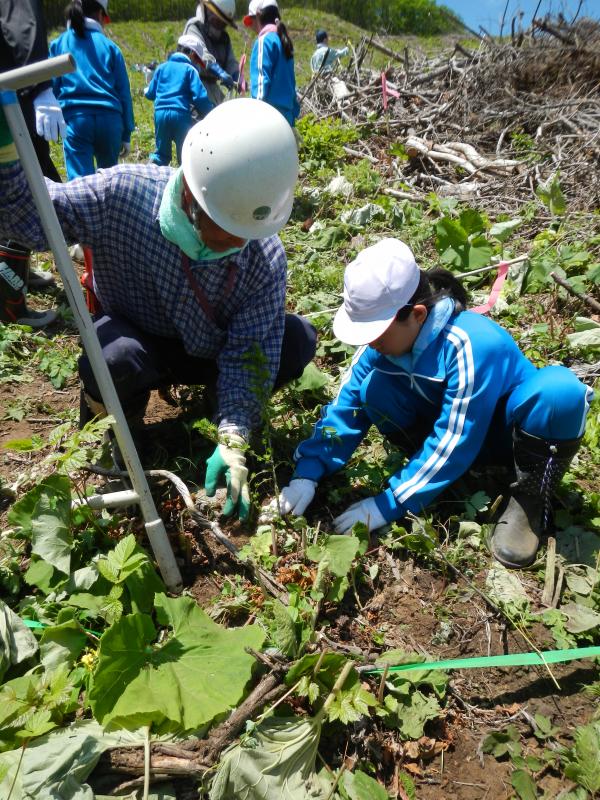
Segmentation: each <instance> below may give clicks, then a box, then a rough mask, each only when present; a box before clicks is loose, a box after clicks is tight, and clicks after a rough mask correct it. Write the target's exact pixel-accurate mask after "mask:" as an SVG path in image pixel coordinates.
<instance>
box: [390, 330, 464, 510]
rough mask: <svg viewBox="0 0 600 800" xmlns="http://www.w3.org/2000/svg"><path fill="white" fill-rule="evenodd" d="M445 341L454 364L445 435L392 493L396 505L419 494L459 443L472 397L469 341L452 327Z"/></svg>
mask: <svg viewBox="0 0 600 800" xmlns="http://www.w3.org/2000/svg"><path fill="white" fill-rule="evenodd" d="M448 339H449V341H450V342H452V344H453V345H454V346H455V347H456V359H457V364H458V392H457V394H456V397H455V398H454V400H453V401H452V407H451V409H450V414H449V417H448V427H447V429H446V432H445V433H444V435H443V436H442V438H441V439H440V441H439V442H438V445H437V447H436V449H435V451H434V452H433V453H432V454H431V456H429V458H428V459H427V461H426V462H425V463H424V464H423V465H422V466H421V467H420V468H419V469H418V470H417V471H416V472H415V474H414V475H413V476H412V478H411V479H410V480H408V481H406V482H405V483H402V484H401V485H400V486H398V488H397V489H396V491H395V492H394V497H395V498H396V500H397V501H398V503H401V504H402V503H405V502H406V501H407V500H408V499H409V498H410V497H412V496H413V495H414V494H415V493H416V492H418V491H420V490H421V489H422V488H423V487H424V486H426V485H427V483H429V482H430V481H431V479H432V478H433V477H434V476H435V475H436V474H437V473H438V472H439V471H440V470H441V469H442V467H443V466H444V465H445V464H446V462H447V461H448V458H449V457H450V456H451V454H452V451H453V450H454V448H455V447H456V445H457V444H458V442H459V441H460V438H461V436H462V432H463V429H464V424H465V419H466V415H467V409H468V407H469V401H470V400H471V396H472V394H473V387H474V382H475V368H474V364H473V350H472V347H471V340H470V339H469V337H468V335H467V334H466V333H465V331H463V330H462V329H461V328H457V327H455V326H452V327H451V328H449V330H448Z"/></svg>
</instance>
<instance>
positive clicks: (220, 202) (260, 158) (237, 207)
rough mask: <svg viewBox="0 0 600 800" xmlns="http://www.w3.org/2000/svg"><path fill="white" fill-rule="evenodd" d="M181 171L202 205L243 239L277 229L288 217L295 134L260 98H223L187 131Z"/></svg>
mask: <svg viewBox="0 0 600 800" xmlns="http://www.w3.org/2000/svg"><path fill="white" fill-rule="evenodd" d="M182 165H183V174H184V176H185V180H186V183H187V185H188V186H189V188H190V191H191V192H192V194H193V196H194V197H195V199H196V201H197V202H198V204H199V205H200V207H201V208H202V210H203V211H205V212H206V214H208V216H209V217H210V218H211V220H212V221H213V222H215V223H216V224H217V225H218V226H219V227H221V228H223V230H225V231H227V232H228V233H230V234H233V235H234V236H239V237H241V238H243V239H262V238H264V237H266V236H271V235H273V234H274V233H277V231H279V230H280V229H281V228H283V226H284V225H285V223H286V222H287V221H288V219H289V216H290V214H291V212H292V204H293V201H294V188H295V186H296V180H297V178H298V151H297V147H296V139H295V138H294V134H293V132H292V129H291V127H290V126H289V124H288V123H287V121H286V120H285V118H284V117H283V116H282V115H281V114H280V113H279V111H277V110H276V109H275V108H273V106H270V105H269V104H268V103H264V102H263V101H262V100H251V99H250V98H238V99H236V100H230V101H229V102H227V103H222V104H221V105H219V106H217V107H216V108H215V109H213V110H212V111H211V112H210V113H209V114H207V116H206V117H205V118H204V119H203V120H201V121H200V122H197V123H196V125H194V127H193V128H192V129H191V130H190V131H189V133H188V134H187V136H186V138H185V141H184V143H183V148H182Z"/></svg>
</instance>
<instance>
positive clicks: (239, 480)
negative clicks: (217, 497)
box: [204, 431, 250, 520]
mask: <svg viewBox="0 0 600 800" xmlns="http://www.w3.org/2000/svg"><path fill="white" fill-rule="evenodd" d="M246 446H247V442H246V440H245V438H244V437H243V436H240V434H239V433H235V432H233V431H225V432H220V433H219V444H218V445H217V447H216V448H215V451H214V453H213V454H212V456H211V457H210V458H209V459H207V461H206V482H205V485H204V488H205V490H206V494H207V496H208V497H213V496H214V494H215V492H216V490H217V484H218V483H219V481H220V480H222V478H223V475H224V476H225V481H226V484H227V502H226V503H225V507H224V509H223V514H224V516H226V517H230V516H231V515H232V514H234V513H235V512H237V515H238V517H239V519H240V520H245V519H248V514H249V513H250V491H249V489H248V467H247V466H246V456H245V455H244V451H245V449H246Z"/></svg>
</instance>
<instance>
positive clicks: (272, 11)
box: [257, 6, 294, 61]
mask: <svg viewBox="0 0 600 800" xmlns="http://www.w3.org/2000/svg"><path fill="white" fill-rule="evenodd" d="M257 17H258V21H259V22H260V24H261V27H263V26H264V25H276V26H277V34H278V36H279V38H280V39H281V46H282V48H283V54H284V56H285V57H286V58H287V59H288V61H289V59H290V58H292V57H293V55H294V44H293V42H292V40H291V39H290V37H289V34H288V32H287V28H286V27H285V25H284V24H283V22H282V21H281V20H280V19H279V9H278V8H277V6H267V7H266V8H265V9H264V10H263V11H259V12H258V14H257Z"/></svg>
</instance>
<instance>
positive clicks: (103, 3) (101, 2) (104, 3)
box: [97, 0, 110, 22]
mask: <svg viewBox="0 0 600 800" xmlns="http://www.w3.org/2000/svg"><path fill="white" fill-rule="evenodd" d="M97 2H98V5H101V6H102V8H103V9H104V14H105V16H106V21H107V22H110V17H109V16H108V0H97Z"/></svg>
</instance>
